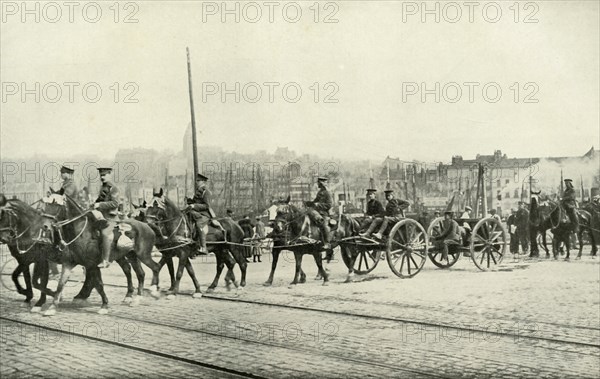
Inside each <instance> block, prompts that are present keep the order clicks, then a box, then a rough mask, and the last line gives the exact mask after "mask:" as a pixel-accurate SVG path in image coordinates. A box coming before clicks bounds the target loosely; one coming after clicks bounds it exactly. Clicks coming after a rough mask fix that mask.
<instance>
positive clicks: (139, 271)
mask: <svg viewBox="0 0 600 379" xmlns="http://www.w3.org/2000/svg"><path fill="white" fill-rule="evenodd" d="M129 263H130V265H131V267H132V268H133V271H134V272H135V276H136V277H137V280H138V287H137V296H135V297H133V299H132V300H131V302H130V303H129V305H131V306H136V305H139V303H140V300H141V298H142V296H144V279H145V278H146V273H144V268H143V267H142V264H141V263H140V261H139V259H137V256H136V255H135V254H134V253H133V252H131V253H130V254H129Z"/></svg>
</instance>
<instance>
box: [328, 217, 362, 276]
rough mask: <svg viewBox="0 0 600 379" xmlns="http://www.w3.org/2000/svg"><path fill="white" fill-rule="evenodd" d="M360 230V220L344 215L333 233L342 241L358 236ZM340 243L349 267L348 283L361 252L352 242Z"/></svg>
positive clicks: (345, 261) (344, 259) (343, 257)
mask: <svg viewBox="0 0 600 379" xmlns="http://www.w3.org/2000/svg"><path fill="white" fill-rule="evenodd" d="M359 232H360V223H359V221H358V220H357V219H355V218H353V217H351V216H347V215H342V216H341V217H340V223H339V224H338V225H337V228H336V229H335V230H334V231H333V235H334V239H335V241H340V240H341V239H343V238H347V237H353V236H358V235H359ZM339 245H340V250H341V255H342V259H343V261H344V264H345V265H346V267H347V268H348V276H347V277H346V283H351V282H352V280H353V278H354V274H355V271H354V264H355V263H356V258H357V257H358V256H359V254H360V249H359V248H357V247H356V246H354V245H352V244H344V243H341V244H339ZM361 259H362V258H361ZM365 259H366V258H365ZM359 263H360V262H359ZM367 264H368V262H367V261H365V265H367Z"/></svg>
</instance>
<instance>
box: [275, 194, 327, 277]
mask: <svg viewBox="0 0 600 379" xmlns="http://www.w3.org/2000/svg"><path fill="white" fill-rule="evenodd" d="M289 202H290V197H289V196H288V198H287V200H286V201H284V202H282V203H280V204H279V205H278V206H277V216H275V220H274V222H273V232H272V234H271V236H272V238H273V251H272V254H273V263H272V264H271V273H270V274H269V278H268V279H267V281H266V282H265V285H267V286H270V285H271V284H273V276H274V275H275V269H276V268H277V261H278V260H279V254H280V253H281V251H282V250H289V251H291V252H293V253H294V258H295V261H296V271H295V274H294V280H293V281H292V282H291V283H290V284H291V285H295V284H298V283H299V282H300V283H304V282H306V274H305V273H304V271H302V256H303V255H304V254H310V255H312V256H313V257H314V259H315V262H316V264H317V267H318V269H319V274H320V275H321V277H322V278H323V285H327V284H328V282H329V275H328V274H327V272H326V271H325V270H324V268H323V262H322V257H321V252H323V251H324V249H323V244H322V243H321V242H320V241H321V234H320V231H319V228H318V227H317V226H316V225H313V224H311V223H310V222H309V219H308V216H307V214H306V212H305V211H302V210H299V209H298V208H297V207H295V206H294V205H293V204H290V203H289ZM305 232H307V233H308V235H309V236H306V235H305V234H306V233H305ZM328 253H330V252H328ZM329 255H330V256H331V255H332V254H329Z"/></svg>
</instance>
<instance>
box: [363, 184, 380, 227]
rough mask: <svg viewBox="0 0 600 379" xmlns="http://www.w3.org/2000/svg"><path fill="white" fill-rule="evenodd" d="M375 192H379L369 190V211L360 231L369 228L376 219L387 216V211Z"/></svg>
mask: <svg viewBox="0 0 600 379" xmlns="http://www.w3.org/2000/svg"><path fill="white" fill-rule="evenodd" d="M375 192H377V190H376V189H374V188H369V189H367V199H368V201H367V211H366V212H365V219H364V220H363V222H362V223H361V225H360V230H364V229H366V228H368V227H369V226H370V225H371V224H372V223H373V222H374V221H375V219H376V218H378V217H383V215H384V214H385V209H384V208H383V205H382V204H381V202H380V201H379V200H377V198H376V197H375Z"/></svg>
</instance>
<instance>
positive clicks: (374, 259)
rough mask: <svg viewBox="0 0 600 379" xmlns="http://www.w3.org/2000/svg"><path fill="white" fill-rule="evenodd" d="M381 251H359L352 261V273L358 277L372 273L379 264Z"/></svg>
mask: <svg viewBox="0 0 600 379" xmlns="http://www.w3.org/2000/svg"><path fill="white" fill-rule="evenodd" d="M380 257H381V250H378V249H368V250H364V249H360V250H358V254H357V256H356V260H355V261H354V267H352V269H353V270H354V273H356V274H358V275H366V274H368V273H370V272H371V271H373V270H374V269H375V267H376V266H377V264H378V263H379V260H380Z"/></svg>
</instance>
